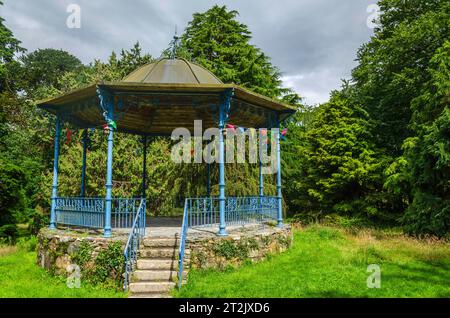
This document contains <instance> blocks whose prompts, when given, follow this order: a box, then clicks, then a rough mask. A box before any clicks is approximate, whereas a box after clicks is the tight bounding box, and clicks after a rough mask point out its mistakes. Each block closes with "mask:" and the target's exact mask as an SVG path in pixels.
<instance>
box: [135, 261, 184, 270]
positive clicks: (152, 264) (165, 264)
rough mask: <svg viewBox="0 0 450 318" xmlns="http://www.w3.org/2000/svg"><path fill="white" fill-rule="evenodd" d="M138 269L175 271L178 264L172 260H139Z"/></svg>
mask: <svg viewBox="0 0 450 318" xmlns="http://www.w3.org/2000/svg"><path fill="white" fill-rule="evenodd" d="M136 268H137V269H155V270H175V269H177V268H178V262H177V261H176V260H172V259H138V260H137V266H136Z"/></svg>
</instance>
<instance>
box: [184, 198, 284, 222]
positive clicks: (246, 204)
mask: <svg viewBox="0 0 450 318" xmlns="http://www.w3.org/2000/svg"><path fill="white" fill-rule="evenodd" d="M185 204H186V207H185V209H186V208H187V211H188V227H206V226H214V225H216V224H218V223H219V214H220V211H219V198H218V197H209V198H188V199H186V203H185ZM277 208H278V201H277V197H268V196H263V197H259V196H252V197H227V198H226V199H225V222H226V224H227V225H242V224H246V223H261V222H266V221H269V220H276V219H277Z"/></svg>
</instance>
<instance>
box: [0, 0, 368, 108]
mask: <svg viewBox="0 0 450 318" xmlns="http://www.w3.org/2000/svg"><path fill="white" fill-rule="evenodd" d="M3 1H4V6H3V7H0V10H1V13H0V15H1V16H2V17H3V18H4V19H5V20H6V25H7V26H8V27H9V28H10V29H11V30H12V31H13V33H14V35H15V36H16V38H18V39H19V40H21V41H22V46H23V47H25V48H26V49H28V50H29V51H33V50H35V49H37V48H48V47H50V48H57V49H63V50H66V51H68V52H70V53H72V54H74V55H75V56H77V57H78V58H79V59H81V60H82V61H83V62H84V63H89V62H91V61H92V60H93V59H101V60H103V61H105V60H106V59H107V57H108V56H109V54H110V53H111V51H113V50H114V51H116V52H119V51H120V49H122V48H130V47H131V46H132V45H133V43H135V42H136V41H139V42H140V43H141V45H142V47H143V49H144V50H145V51H147V52H149V53H150V54H152V55H153V56H154V57H158V56H160V54H161V51H162V50H163V49H164V48H166V47H167V45H168V43H169V42H170V40H171V39H172V37H173V35H174V28H175V25H177V26H178V30H179V33H181V32H182V30H183V29H184V28H185V27H186V25H187V23H188V21H190V20H191V18H192V14H193V13H194V12H203V11H206V10H207V9H208V8H210V7H211V6H213V5H214V4H219V5H222V4H225V5H227V7H228V8H229V9H234V10H237V11H239V13H240V15H239V20H240V21H241V22H242V23H245V24H246V25H248V27H249V29H250V31H251V32H252V33H253V39H252V44H254V45H256V46H258V47H260V48H261V49H262V50H263V51H264V52H266V53H267V54H268V55H269V56H270V57H271V58H272V62H273V63H274V64H275V65H276V66H277V67H278V68H279V69H280V71H281V72H282V74H283V81H284V83H285V85H286V86H289V87H292V88H294V89H295V90H296V91H297V92H298V93H299V94H300V95H301V96H303V97H305V100H306V102H307V103H309V104H315V103H321V102H325V101H327V100H328V97H329V92H330V91H331V90H333V89H337V88H339V87H340V85H341V79H343V78H349V75H350V71H351V69H352V68H353V67H354V66H355V61H354V60H355V58H356V50H357V49H358V47H359V46H361V44H363V43H364V42H367V41H368V40H369V38H370V36H371V35H372V32H373V30H372V29H371V28H370V27H369V26H368V24H367V20H368V18H369V17H370V15H371V14H372V13H371V12H368V8H369V11H370V7H369V5H371V4H374V3H376V1H375V0H276V1H275V0H239V1H238V0H234V1H232V0H228V1H210V0H127V1H126V0H38V1H36V0H3ZM70 4H78V5H79V7H80V8H81V27H80V28H69V27H67V23H66V22H67V18H68V16H69V15H70V13H67V7H68V5H70ZM369 20H370V19H369Z"/></svg>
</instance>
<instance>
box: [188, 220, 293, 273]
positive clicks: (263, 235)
mask: <svg viewBox="0 0 450 318" xmlns="http://www.w3.org/2000/svg"><path fill="white" fill-rule="evenodd" d="M292 239H293V237H292V231H291V227H290V226H289V225H286V226H285V227H284V228H282V229H279V228H276V227H265V228H264V229H260V228H256V229H248V228H245V229H242V230H241V231H234V232H231V233H229V235H228V236H226V237H220V236H215V235H214V236H208V237H205V235H201V234H200V235H195V234H194V235H188V239H187V242H186V246H187V248H189V249H190V258H191V262H190V264H191V267H193V268H201V269H206V268H214V269H219V270H222V269H225V268H226V267H228V266H233V267H234V266H238V265H240V264H242V263H244V262H248V261H251V262H257V261H260V260H262V259H264V258H265V257H266V256H268V255H270V254H275V253H280V252H283V251H285V250H286V249H287V248H289V246H290V245H291V244H292Z"/></svg>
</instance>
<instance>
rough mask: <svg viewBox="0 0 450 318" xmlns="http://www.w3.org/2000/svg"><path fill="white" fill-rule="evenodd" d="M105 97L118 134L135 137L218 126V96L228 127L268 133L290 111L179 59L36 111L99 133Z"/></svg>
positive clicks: (65, 97) (163, 61)
mask: <svg viewBox="0 0 450 318" xmlns="http://www.w3.org/2000/svg"><path fill="white" fill-rule="evenodd" d="M99 89H100V90H103V91H105V92H108V94H109V95H110V96H111V97H112V98H113V100H114V102H113V104H114V111H113V113H114V117H115V121H116V123H117V129H118V131H122V132H127V133H132V134H140V135H162V136H164V135H170V134H171V132H172V131H173V129H175V128H177V127H185V128H188V129H189V130H190V131H193V129H194V121H195V120H199V119H201V120H202V121H203V128H204V129H206V128H209V127H215V126H217V118H218V117H217V113H218V107H219V105H220V104H221V103H222V97H223V93H225V92H231V96H232V98H231V107H230V110H229V113H228V115H229V119H228V122H229V123H232V124H234V125H238V126H242V127H253V128H262V127H263V128H270V125H271V123H270V118H272V116H273V114H278V115H279V116H280V119H284V118H286V117H287V116H289V115H290V114H292V113H294V112H295V110H296V109H295V108H293V107H292V106H290V105H286V104H284V103H282V102H280V101H277V100H273V99H270V98H268V97H266V96H262V95H260V94H257V93H254V92H252V91H249V90H247V89H245V88H243V87H241V86H238V85H235V84H224V83H222V81H220V80H219V79H218V78H217V77H216V76H215V75H214V74H212V73H211V72H209V71H208V70H206V69H204V68H203V67H201V66H199V65H197V64H195V63H191V62H188V61H186V60H184V59H178V58H174V59H170V58H162V59H160V60H158V61H156V62H153V63H150V64H146V65H144V66H142V67H139V68H138V69H136V70H135V71H133V72H132V73H130V74H129V75H127V76H126V77H125V78H123V79H122V80H121V81H115V82H100V83H95V84H92V85H89V86H87V87H84V88H81V89H78V90H75V91H72V92H69V93H66V94H64V95H61V96H58V97H53V98H48V99H45V100H42V101H39V102H38V106H39V107H40V108H43V109H45V110H47V111H49V112H51V113H53V114H56V115H59V116H60V117H61V118H62V119H63V120H64V121H66V122H70V123H71V124H73V125H75V126H77V127H79V128H95V127H102V126H103V124H104V123H105V119H104V118H103V115H102V113H103V110H101V109H100V106H99V105H100V100H99V97H98V90H99Z"/></svg>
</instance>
